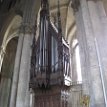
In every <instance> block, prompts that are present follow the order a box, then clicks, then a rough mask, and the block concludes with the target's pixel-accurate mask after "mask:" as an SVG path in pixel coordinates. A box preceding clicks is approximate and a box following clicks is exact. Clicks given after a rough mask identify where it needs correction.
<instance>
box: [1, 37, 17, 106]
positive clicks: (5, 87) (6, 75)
mask: <svg viewBox="0 0 107 107" xmlns="http://www.w3.org/2000/svg"><path fill="white" fill-rule="evenodd" d="M17 44H18V37H15V38H13V39H11V40H10V41H9V43H8V44H7V47H6V53H5V55H4V60H3V64H2V68H1V83H0V104H1V107H8V103H9V98H10V92H11V85H12V78H13V70H14V62H15V55H16V50H17Z"/></svg>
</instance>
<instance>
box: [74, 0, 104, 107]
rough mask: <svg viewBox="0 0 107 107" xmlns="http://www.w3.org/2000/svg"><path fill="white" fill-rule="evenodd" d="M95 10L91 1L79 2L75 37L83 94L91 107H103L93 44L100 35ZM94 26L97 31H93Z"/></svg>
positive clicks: (96, 58)
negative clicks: (79, 58)
mask: <svg viewBox="0 0 107 107" xmlns="http://www.w3.org/2000/svg"><path fill="white" fill-rule="evenodd" d="M95 8H96V6H95V4H94V2H93V1H87V0H80V6H79V7H78V9H76V11H78V12H77V13H75V14H76V22H77V36H78V40H79V45H80V53H81V59H82V76H83V94H88V95H90V106H91V107H105V104H104V96H103V89H102V83H101V77H100V69H99V62H98V57H97V50H96V44H95V33H96V32H97V34H101V32H100V31H98V29H99V26H100V25H98V17H97V16H96V9H95ZM99 21H100V20H99ZM93 23H94V26H93ZM95 26H96V29H97V30H95V29H94V28H95ZM78 29H79V31H78ZM85 76H86V77H85ZM84 77H85V78H84ZM84 83H85V84H86V83H88V84H86V85H85V84H84Z"/></svg>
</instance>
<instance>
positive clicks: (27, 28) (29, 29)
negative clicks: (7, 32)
mask: <svg viewBox="0 0 107 107" xmlns="http://www.w3.org/2000/svg"><path fill="white" fill-rule="evenodd" d="M35 30H36V27H34V26H33V25H31V24H29V23H26V24H22V25H21V27H20V33H25V34H31V33H34V32H35Z"/></svg>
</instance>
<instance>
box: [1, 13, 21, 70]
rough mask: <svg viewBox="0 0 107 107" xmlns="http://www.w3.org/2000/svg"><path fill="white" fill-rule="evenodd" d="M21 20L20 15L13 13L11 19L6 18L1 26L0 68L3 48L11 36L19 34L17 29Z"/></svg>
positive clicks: (3, 52) (4, 48)
mask: <svg viewBox="0 0 107 107" xmlns="http://www.w3.org/2000/svg"><path fill="white" fill-rule="evenodd" d="M21 22H22V17H21V16H19V15H14V16H12V19H11V21H10V19H8V20H7V22H6V24H5V25H4V27H3V30H2V32H1V36H2V37H3V39H2V42H1V43H2V44H1V49H0V69H1V66H2V62H3V57H4V54H5V53H6V52H5V50H6V47H7V44H8V43H9V41H10V40H11V39H12V38H14V37H17V36H19V29H20V26H21Z"/></svg>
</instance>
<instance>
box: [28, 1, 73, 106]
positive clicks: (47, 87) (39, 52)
mask: <svg viewBox="0 0 107 107" xmlns="http://www.w3.org/2000/svg"><path fill="white" fill-rule="evenodd" d="M38 29H39V30H38V31H39V32H38V34H37V33H36V34H35V35H34V39H33V45H32V58H31V71H30V88H32V90H33V91H34V93H35V104H34V105H35V106H34V107H67V103H68V97H69V89H70V86H71V73H70V72H71V69H70V67H71V63H70V52H69V45H68V44H67V42H66V41H65V40H64V38H63V37H62V33H61V32H62V31H61V20H60V9H59V2H58V27H55V26H54V24H52V22H51V21H50V17H49V4H48V0H42V1H41V11H40V22H39V28H38ZM37 35H38V38H37V40H36V39H35V37H36V36H37Z"/></svg>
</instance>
